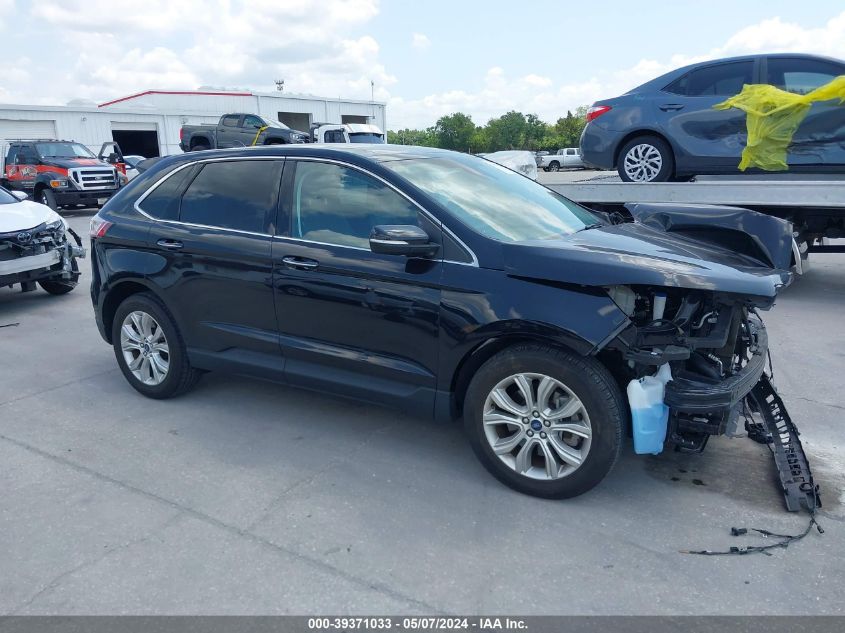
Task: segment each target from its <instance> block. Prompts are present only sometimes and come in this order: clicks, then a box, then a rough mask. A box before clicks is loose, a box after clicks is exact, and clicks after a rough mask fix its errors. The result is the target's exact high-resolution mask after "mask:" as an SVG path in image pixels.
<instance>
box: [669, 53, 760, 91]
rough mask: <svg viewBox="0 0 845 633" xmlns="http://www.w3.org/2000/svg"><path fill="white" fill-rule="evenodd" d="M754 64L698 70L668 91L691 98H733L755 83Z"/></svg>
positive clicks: (679, 80) (688, 74) (745, 63)
mask: <svg viewBox="0 0 845 633" xmlns="http://www.w3.org/2000/svg"><path fill="white" fill-rule="evenodd" d="M753 72H754V62H752V61H747V62H731V63H729V64H716V65H715V66H706V67H704V68H698V69H696V70H693V71H692V72H689V73H687V74H686V75H684V76H683V77H681V78H680V79H678V80H677V81H675V82H674V83H672V84H670V85H669V86H668V87H667V88H666V90H667V91H669V92H674V93H676V94H685V95H687V96H690V97H700V96H707V95H719V96H733V95H735V94H739V93H740V92H741V91H742V87H743V85H745V84H750V83H752V82H753Z"/></svg>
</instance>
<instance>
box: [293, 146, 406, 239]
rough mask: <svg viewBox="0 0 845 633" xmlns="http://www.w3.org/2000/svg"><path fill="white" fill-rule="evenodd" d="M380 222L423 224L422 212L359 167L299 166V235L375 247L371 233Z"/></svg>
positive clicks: (295, 207) (296, 208)
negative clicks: (359, 169) (419, 221)
mask: <svg viewBox="0 0 845 633" xmlns="http://www.w3.org/2000/svg"><path fill="white" fill-rule="evenodd" d="M379 224H417V209H416V207H415V206H414V205H413V204H412V203H411V202H409V201H408V200H406V199H405V198H404V197H402V196H401V195H399V194H398V193H396V192H395V191H394V190H393V189H391V188H390V187H388V186H387V185H385V184H384V183H382V182H380V181H378V180H376V179H375V178H373V177H372V176H368V175H367V174H365V173H363V172H360V171H358V170H356V169H352V168H349V167H343V166H341V165H334V164H330V163H318V162H304V161H303V162H300V163H298V164H297V166H296V175H295V177H294V185H293V226H292V229H291V235H292V236H293V237H296V238H302V239H305V240H310V241H313V242H322V243H325V244H336V245H338V246H355V247H358V248H369V238H370V232H371V231H372V229H373V227H374V226H377V225H379Z"/></svg>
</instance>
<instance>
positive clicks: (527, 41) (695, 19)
mask: <svg viewBox="0 0 845 633" xmlns="http://www.w3.org/2000/svg"><path fill="white" fill-rule="evenodd" d="M0 41H2V42H3V44H4V47H3V48H4V51H5V53H4V72H3V73H0V102H3V103H43V104H64V103H67V102H69V101H71V100H87V101H91V102H101V101H106V100H109V99H113V98H115V97H119V96H123V95H126V94H130V93H133V92H138V91H141V90H145V89H149V88H166V89H196V88H199V87H203V86H214V87H226V88H247V89H253V90H265V91H269V90H272V89H273V80H274V79H276V78H284V79H285V89H286V91H289V92H299V93H310V94H316V95H320V96H331V97H336V96H343V97H348V98H357V99H368V98H369V96H370V81H371V80H372V81H374V82H375V96H376V99H377V100H380V101H385V102H387V104H388V109H387V116H388V123H389V127H390V128H392V129H398V128H400V127H406V126H410V127H426V126H429V125H432V124H433V123H434V121H435V120H436V119H437V117H439V116H441V115H443V114H448V113H450V112H454V111H456V110H461V111H463V112H466V113H468V114H470V115H471V116H472V117H473V119H474V120H475V121H476V122H478V123H483V122H485V121H486V120H487V119H489V118H491V117H493V116H498V115H500V114H502V113H504V112H506V111H507V110H510V109H516V110H521V111H523V112H533V113H537V114H539V115H540V116H541V118H543V119H545V120H548V121H554V120H555V119H556V118H557V117H559V116H562V115H565V113H566V110H567V109H574V108H575V107H577V106H578V105H585V104H589V103H591V102H592V101H594V100H596V99H600V98H604V97H609V96H614V95H616V94H620V93H621V92H624V91H625V90H627V89H628V88H631V87H633V86H635V85H637V84H639V83H642V82H643V81H646V80H648V79H650V78H652V77H655V76H657V75H658V74H660V73H662V72H665V71H667V70H670V69H671V68H674V67H677V66H679V65H682V64H685V63H690V62H693V61H698V60H701V59H708V58H714V57H720V56H727V55H735V54H746V53H757V52H773V51H780V50H784V51H787V50H788V51H802V52H809V53H819V54H827V55H832V56H835V57H840V58H845V5H844V4H843V3H842V2H841V0H839V1H837V2H834V1H831V0H814V1H813V2H805V3H796V2H794V1H792V2H782V1H779V0H771V1H767V2H765V3H763V2H725V1H722V0H710V1H708V2H675V3H668V2H653V3H651V2H640V3H632V2H630V0H628V1H624V2H623V1H618V0H604V1H603V2H595V1H594V2H584V1H583V0H579V1H577V2H562V1H555V0H546V1H545V2H534V1H525V2H514V1H509V2H504V1H502V0H486V1H484V2H476V1H471V0H452V1H451V2H446V1H444V0H427V1H424V2H412V1H409V0H178V1H176V0H145V1H144V2H143V3H135V4H133V3H128V4H127V3H115V2H114V0H39V1H38V2H34V1H31V0H0Z"/></svg>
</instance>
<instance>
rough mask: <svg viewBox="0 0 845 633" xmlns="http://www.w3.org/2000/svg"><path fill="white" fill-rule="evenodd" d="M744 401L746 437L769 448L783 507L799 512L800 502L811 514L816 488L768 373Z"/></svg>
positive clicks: (816, 501)
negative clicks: (782, 497) (746, 410)
mask: <svg viewBox="0 0 845 633" xmlns="http://www.w3.org/2000/svg"><path fill="white" fill-rule="evenodd" d="M745 404H746V406H747V407H748V409H749V411H750V414H751V415H750V417H749V416H748V415H747V416H746V423H745V428H746V430H747V431H748V436H749V437H750V438H751V439H753V440H755V441H757V442H761V443H764V444H767V445H768V446H769V448H770V449H771V451H772V455H773V457H774V460H775V467H776V468H777V471H778V477H779V479H780V485H781V488H782V490H783V496H784V500H785V501H786V509H787V510H789V511H790V512H798V511H799V510H800V509H801V506H802V505H803V506H804V507H805V508H806V509H807V510H808V511H809V512H810V513H811V514H812V513H814V512H815V510H816V509H817V508H820V507H821V505H822V503H821V499H820V498H819V487H818V485H817V484H816V483H815V482H814V481H813V473H812V471H811V470H810V464H809V462H808V461H807V456H806V455H805V454H804V447H803V446H802V445H801V440H800V438H799V433H798V428H797V427H796V426H795V424H794V423H793V422H792V419H791V418H790V417H789V413H787V411H786V407H785V406H784V404H783V400H781V398H780V396H779V395H778V393H777V391H776V390H775V387H774V385H773V384H772V380H771V377H770V376H769V375H768V374H765V373H764V374H763V375H762V376H761V377H760V380H759V381H758V382H757V384H756V385H755V386H754V389H753V390H752V391H751V393H749V394H748V396H747V397H746V399H745Z"/></svg>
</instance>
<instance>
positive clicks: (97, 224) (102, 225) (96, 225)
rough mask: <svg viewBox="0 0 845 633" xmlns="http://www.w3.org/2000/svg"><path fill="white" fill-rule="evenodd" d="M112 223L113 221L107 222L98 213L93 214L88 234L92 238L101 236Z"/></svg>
mask: <svg viewBox="0 0 845 633" xmlns="http://www.w3.org/2000/svg"><path fill="white" fill-rule="evenodd" d="M113 224H114V223H113V222H109V221H108V220H104V219H103V218H101V217H100V216H99V215H95V216H94V217H93V218H91V228H90V229H89V230H88V235H89V237H90V238H91V239H92V240H93V239H97V238H99V237H103V236H104V235H105V234H106V232H107V231H108V230H109V229H110V228H111V227H112V225H113Z"/></svg>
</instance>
